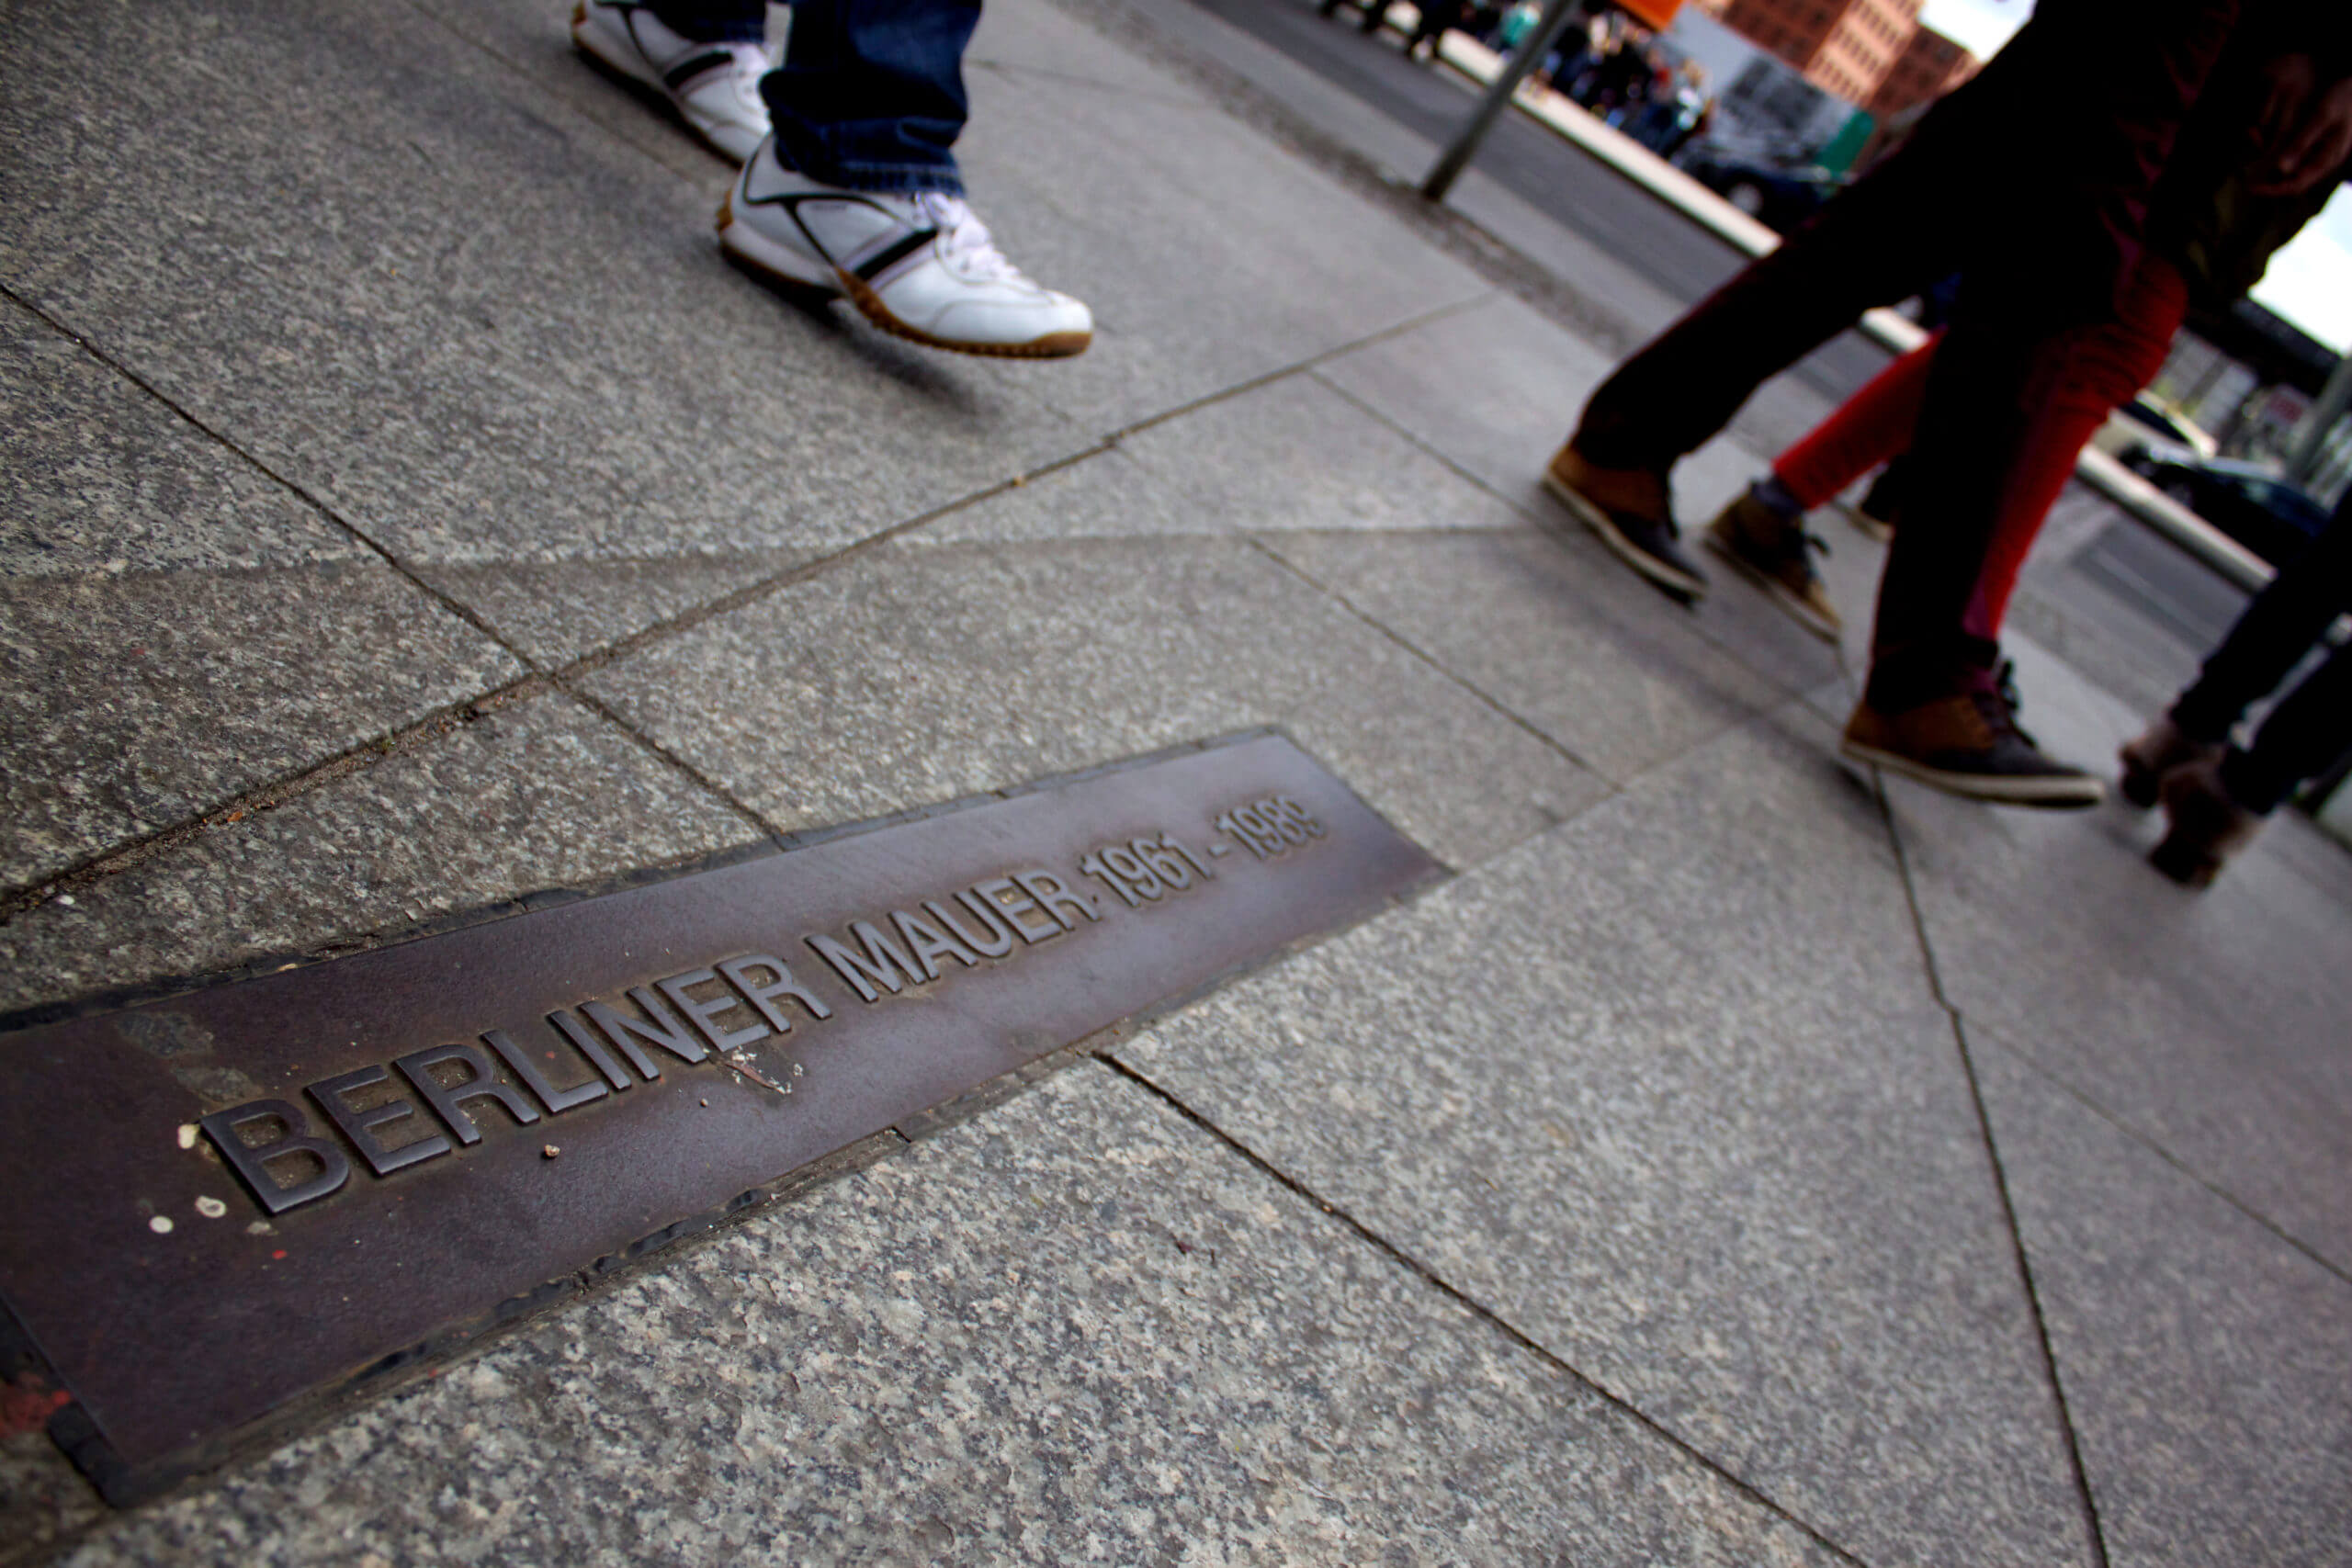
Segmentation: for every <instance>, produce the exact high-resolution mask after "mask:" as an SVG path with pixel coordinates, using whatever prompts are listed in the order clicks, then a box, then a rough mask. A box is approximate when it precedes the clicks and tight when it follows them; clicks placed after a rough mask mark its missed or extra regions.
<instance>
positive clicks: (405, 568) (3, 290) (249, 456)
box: [0, 283, 541, 674]
mask: <svg viewBox="0 0 2352 1568" xmlns="http://www.w3.org/2000/svg"><path fill="white" fill-rule="evenodd" d="M0 297H5V298H6V299H8V301H9V302H10V303H12V304H14V305H17V307H19V308H20V309H22V310H25V311H27V312H28V313H29V314H31V315H33V316H36V317H38V318H40V320H41V321H44V322H46V323H47V324H48V325H49V327H50V329H51V331H53V332H55V333H58V334H59V335H60V336H61V337H63V338H64V339H65V340H66V341H67V342H68V343H71V344H74V346H75V347H76V348H79V349H80V350H81V351H82V352H83V353H85V354H86V355H89V356H90V357H91V358H92V359H95V360H96V361H97V362H98V363H99V364H100V365H103V366H105V367H107V369H109V370H111V371H113V372H114V373H115V374H116V375H118V376H119V377H121V378H123V379H124V380H126V381H128V382H130V384H131V385H132V386H134V387H136V388H138V389H140V390H141V391H142V392H144V393H146V394H147V395H148V396H149V397H151V398H153V399H154V400H156V401H157V402H159V403H161V404H163V405H164V407H165V408H167V409H169V410H171V412H173V413H175V414H176V415H178V416H179V418H180V419H181V420H183V421H184V422H186V423H187V425H188V426H189V427H190V428H191V429H193V430H195V431H197V432H198V434H202V435H203V436H204V437H205V438H206V439H207V440H209V441H210V442H212V443H214V444H215V445H216V446H219V447H220V449H221V450H222V451H224V452H227V453H229V454H230V455H231V456H232V457H235V458H237V460H238V461H240V462H242V463H243V464H244V465H245V466H246V467H248V468H252V469H253V470H254V472H255V473H258V474H260V475H262V476H263V477H264V478H266V479H268V480H269V481H270V482H271V483H273V484H275V485H277V487H278V488H279V489H281V490H283V491H286V493H287V494H288V495H291V496H292V497H294V498H295V499H296V500H297V501H300V502H301V503H302V504H303V505H305V506H307V507H309V508H310V509H311V511H313V512H315V513H318V514H319V516H321V517H322V518H323V519H325V520H326V521H327V522H328V523H330V524H332V525H334V527H336V528H338V529H340V530H342V532H344V533H345V534H346V535H348V536H350V537H351V538H352V539H354V540H356V542H357V543H358V544H360V545H361V546H362V547H365V548H366V549H367V550H368V553H370V554H371V555H374V556H375V557H377V558H379V559H380V560H381V561H382V562H383V563H384V564H385V565H386V566H388V567H390V569H391V570H393V571H394V572H396V573H398V574H399V575H400V576H401V578H403V579H404V580H406V581H407V582H408V583H409V584H410V586H412V587H413V588H414V589H415V590H416V591H417V592H420V593H422V594H424V596H425V597H426V598H427V599H430V600H432V601H433V602H434V603H435V604H438V605H440V606H441V608H442V609H443V610H445V611H447V612H448V613H449V614H450V615H455V616H456V617H457V618H458V620H460V621H462V622H464V623H465V624H466V625H467V626H471V627H472V628H473V629H474V630H475V631H477V632H479V633H481V635H482V636H483V637H487V638H488V639H489V640H490V641H491V642H492V644H493V645H494V646H496V647H497V648H498V649H500V650H501V651H502V652H503V653H504V654H505V655H506V656H507V657H508V658H510V659H512V660H515V663H517V664H519V665H521V666H522V667H523V669H524V670H526V671H529V672H531V673H533V674H537V673H540V672H541V671H540V670H539V666H538V665H537V662H536V661H535V660H532V659H530V658H529V657H528V656H527V655H526V654H525V653H524V652H523V651H522V649H519V648H516V647H515V645H514V644H513V643H511V642H509V641H508V640H507V639H506V637H505V636H504V635H503V634H502V633H501V632H500V631H499V630H498V629H497V628H496V627H494V626H492V625H491V624H490V623H489V621H487V620H485V619H484V618H483V617H482V616H481V615H479V614H477V613H476V612H475V611H474V609H473V607H472V606H471V605H469V604H465V603H463V602H462V601H460V600H458V599H456V598H453V597H451V596H450V595H449V594H447V593H445V592H442V591H441V590H440V589H438V588H435V586H434V585H433V584H432V583H430V582H427V581H425V580H424V578H422V577H420V576H418V575H417V573H416V571H415V570H414V569H413V568H412V567H411V566H409V564H408V563H407V562H406V561H404V560H402V559H401V557H400V556H399V554H398V553H397V552H395V551H394V550H393V549H392V548H391V547H390V546H388V545H386V544H383V543H382V542H381V541H379V540H378V539H377V538H376V536H374V535H372V534H370V533H368V530H366V529H365V528H362V527H361V526H359V525H357V524H356V523H354V522H352V521H351V520H350V519H348V518H346V517H345V516H344V515H343V514H342V513H339V512H337V511H336V510H335V509H334V507H332V506H329V505H328V504H327V503H326V502H323V501H322V500H320V499H319V498H318V497H317V496H316V495H313V494H312V493H311V491H310V490H309V489H308V488H306V487H305V486H303V485H302V484H300V483H299V482H298V481H296V480H295V479H290V478H288V476H287V475H285V474H281V473H279V472H278V471H277V469H276V468H272V467H271V466H270V465H269V464H267V463H266V462H264V461H262V459H261V458H259V457H255V456H254V454H253V453H251V452H248V451H246V450H245V449H244V448H243V446H239V445H237V443H236V442H234V441H232V440H231V439H230V438H229V437H228V436H227V435H226V434H222V433H221V432H220V431H218V430H215V429H214V428H213V427H212V426H211V425H210V424H209V423H206V422H205V421H204V420H203V419H201V418H199V417H198V415H197V413H196V412H195V411H193V410H192V409H190V408H188V407H187V405H186V404H184V403H182V402H181V401H180V400H178V399H176V398H175V397H173V396H171V395H170V394H169V393H167V392H165V391H164V389H162V388H160V387H158V386H156V385H155V383H154V382H153V381H151V380H149V379H148V378H146V377H144V376H142V375H141V374H140V373H139V372H138V371H136V370H133V369H132V368H130V366H128V365H126V364H125V363H123V362H122V361H121V360H120V359H119V358H117V357H116V356H115V355H112V354H111V353H109V352H107V350H106V349H103V348H101V347H99V346H98V344H97V343H96V340H94V339H92V338H91V337H89V336H87V335H86V334H85V333H79V332H76V331H74V329H73V328H72V327H70V326H68V325H66V324H65V322H64V321H62V320H60V319H59V318H58V317H57V316H56V315H55V314H54V313H52V312H51V311H50V310H48V309H46V308H45V307H43V306H40V305H37V304H34V303H33V302H32V301H31V300H29V299H26V298H25V297H24V296H22V295H20V294H18V293H17V291H16V290H15V289H14V288H10V287H8V286H7V285H6V284H5V283H0Z"/></svg>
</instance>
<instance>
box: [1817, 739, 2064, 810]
mask: <svg viewBox="0 0 2352 1568" xmlns="http://www.w3.org/2000/svg"><path fill="white" fill-rule="evenodd" d="M1838 754H1839V755H1840V756H1842V757H1844V758H1845V759H1846V760H1847V761H1852V762H1861V763H1865V764H1867V765H1869V766H1871V767H1873V768H1879V769H1882V770H1883V771H1884V772H1887V773H1899V774H1901V775H1902V776H1903V777H1905V778H1906V779H1911V780H1913V781H1915V782H1917V783H1918V784H1926V785H1927V786H1928V788H1929V789H1934V790H1940V791H1942V792H1943V793H1944V794H1946V795H1961V796H1962V797H1964V798H1966V799H1969V800H1982V801H1986V802H1989V803H1990V804H1993V805H1996V806H2031V807H2040V808H2041V809H2043V810H2046V811H2085V810H2088V809H2089V808H2090V807H2094V806H2097V805H2098V803H2099V802H2100V801H2102V800H2105V799H2106V798H2107V786H2106V785H2105V784H2100V783H2099V782H2098V780H2097V779H2094V778H2089V777H2084V778H2075V779H2066V778H2014V777H2001V778H1996V777H1987V776H1986V775H1985V774H1983V773H1953V772H1951V770H1949V769H1946V768H1931V767H1929V766H1928V764H1926V763H1925V762H1921V761H1915V760H1913V759H1912V758H1909V757H1905V756H1902V755H1900V754H1898V753H1896V752H1894V751H1882V750H1879V749H1878V748H1877V747H1875V746H1865V745H1863V744H1861V743H1860V741H1857V740H1843V741H1840V742H1839V743H1838Z"/></svg>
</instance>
